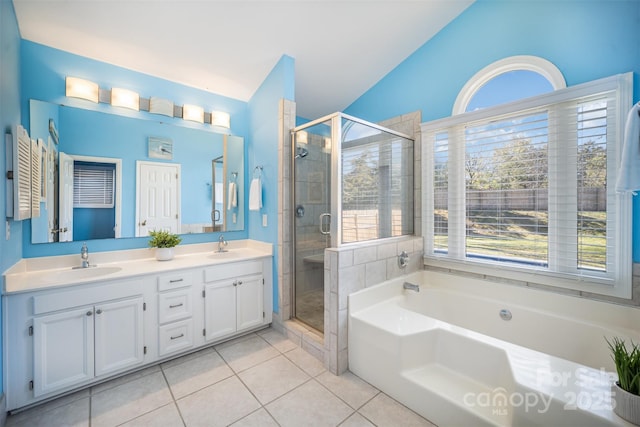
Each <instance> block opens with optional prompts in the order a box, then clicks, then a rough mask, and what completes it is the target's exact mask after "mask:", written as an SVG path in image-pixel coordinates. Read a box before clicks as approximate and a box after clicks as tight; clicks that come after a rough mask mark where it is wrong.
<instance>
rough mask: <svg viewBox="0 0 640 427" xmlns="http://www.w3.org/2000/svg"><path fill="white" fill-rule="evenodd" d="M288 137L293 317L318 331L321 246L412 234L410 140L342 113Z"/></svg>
mask: <svg viewBox="0 0 640 427" xmlns="http://www.w3.org/2000/svg"><path fill="white" fill-rule="evenodd" d="M291 140H292V144H293V146H292V153H293V155H292V167H291V171H292V180H291V182H292V192H291V194H292V195H293V201H292V205H293V206H292V207H293V209H292V211H293V215H294V218H293V221H292V223H293V248H292V253H293V267H294V271H293V283H292V296H291V297H292V302H293V304H292V307H293V310H292V316H293V317H294V318H295V319H297V320H298V321H301V322H303V323H305V324H306V325H308V326H310V327H312V328H314V329H316V330H317V331H319V332H323V330H324V271H325V270H324V253H325V249H326V248H329V247H339V246H341V245H343V244H349V243H354V242H361V241H366V240H373V239H379V238H384V237H392V236H399V235H404V234H413V140H412V139H411V138H410V137H409V136H407V135H404V134H402V133H399V132H395V131H393V130H390V129H386V128H384V127H381V126H378V125H376V124H373V123H369V122H366V121H363V120H360V119H357V118H355V117H351V116H348V115H345V114H342V113H334V114H331V115H329V116H325V117H322V118H320V119H318V120H314V121H312V122H309V123H306V124H304V125H301V126H298V127H296V128H295V129H293V131H292V138H291Z"/></svg>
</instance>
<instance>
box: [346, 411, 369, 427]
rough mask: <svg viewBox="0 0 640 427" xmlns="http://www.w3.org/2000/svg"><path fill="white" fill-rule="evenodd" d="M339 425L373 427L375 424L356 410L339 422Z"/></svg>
mask: <svg viewBox="0 0 640 427" xmlns="http://www.w3.org/2000/svg"><path fill="white" fill-rule="evenodd" d="M340 427H375V425H373V424H371V423H370V422H369V420H367V419H366V418H365V417H363V416H362V415H360V414H359V413H357V412H356V413H355V414H353V415H351V416H350V417H349V418H347V419H346V420H345V422H343V423H342V424H340Z"/></svg>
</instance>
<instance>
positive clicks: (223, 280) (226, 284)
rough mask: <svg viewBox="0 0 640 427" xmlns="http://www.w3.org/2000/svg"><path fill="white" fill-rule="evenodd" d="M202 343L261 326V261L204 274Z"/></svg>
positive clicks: (238, 264) (231, 265) (217, 268)
mask: <svg viewBox="0 0 640 427" xmlns="http://www.w3.org/2000/svg"><path fill="white" fill-rule="evenodd" d="M204 281H205V285H204V294H203V295H204V300H205V303H204V315H205V333H204V336H205V340H206V341H213V340H217V339H220V338H223V337H226V336H229V335H232V334H234V333H236V332H241V331H244V330H247V329H250V328H253V327H256V326H260V325H262V324H263V323H264V321H265V317H266V313H265V308H264V283H265V280H264V275H263V262H262V261H260V260H258V261H246V262H238V263H233V264H229V265H228V266H226V267H209V268H207V269H205V271H204Z"/></svg>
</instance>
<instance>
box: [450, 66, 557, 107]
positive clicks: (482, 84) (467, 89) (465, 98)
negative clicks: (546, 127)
mask: <svg viewBox="0 0 640 427" xmlns="http://www.w3.org/2000/svg"><path fill="white" fill-rule="evenodd" d="M566 86H567V84H566V82H565V80H564V77H563V76H562V73H561V72H560V70H558V68H557V67H556V66H555V65H553V64H552V63H551V62H549V61H547V60H546V59H543V58H539V57H537V56H511V57H509V58H505V59H501V60H500V61H496V62H494V63H493V64H490V65H488V66H486V67H485V68H483V69H482V70H480V71H479V72H477V73H476V74H475V75H474V76H473V77H472V78H471V79H469V81H468V82H467V84H466V85H465V86H464V87H463V88H462V90H461V91H460V93H459V94H458V97H457V98H456V102H455V104H454V106H453V112H452V114H453V115H456V114H461V113H465V112H468V111H475V110H478V109H481V108H486V107H493V106H495V105H500V104H504V103H507V102H511V101H517V100H519V99H523V98H528V97H531V96H536V95H542V94H543V93H547V92H551V91H554V90H558V89H563V88H565V87H566Z"/></svg>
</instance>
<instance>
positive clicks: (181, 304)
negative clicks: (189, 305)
mask: <svg viewBox="0 0 640 427" xmlns="http://www.w3.org/2000/svg"><path fill="white" fill-rule="evenodd" d="M183 305H184V304H183V303H180V304H172V305H170V306H169V308H176V307H182V306H183Z"/></svg>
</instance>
